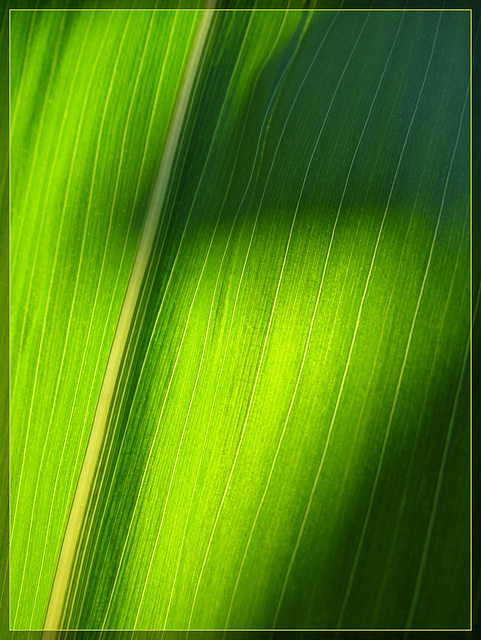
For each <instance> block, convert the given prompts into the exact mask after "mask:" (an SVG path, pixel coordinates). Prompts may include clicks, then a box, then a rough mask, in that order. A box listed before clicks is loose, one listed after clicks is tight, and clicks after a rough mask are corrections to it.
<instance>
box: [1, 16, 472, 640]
mask: <svg viewBox="0 0 481 640" xmlns="http://www.w3.org/2000/svg"><path fill="white" fill-rule="evenodd" d="M15 11H16V12H33V11H41V12H59V11H63V12H65V11H68V12H80V11H81V12H86V11H96V12H105V11H109V12H113V11H115V12H132V11H135V12H139V11H140V12H154V11H155V12H159V11H164V12H165V11H169V12H172V11H198V12H205V11H209V12H210V11H217V12H233V13H234V12H249V11H250V12H252V11H265V12H271V11H277V12H279V11H302V12H305V11H307V12H318V11H319V12H321V11H324V12H329V13H332V12H342V13H348V12H356V13H358V12H365V11H368V12H376V13H378V12H398V13H399V12H402V13H406V12H458V13H464V12H468V13H469V37H470V45H469V46H470V55H469V63H470V167H469V169H470V193H469V196H470V393H469V397H470V401H469V422H470V513H469V517H470V581H469V582H470V585H469V586H470V589H469V591H470V593H469V609H470V626H469V628H448V629H443V628H430V629H424V628H413V629H406V628H404V627H401V628H382V629H381V628H376V629H370V628H356V629H354V628H349V629H344V628H313V629H305V628H286V629H280V628H276V629H271V628H266V629H264V628H249V629H246V628H240V629H222V628H221V629H189V630H187V629H168V630H167V631H173V632H176V631H188V632H189V633H191V632H194V633H195V632H201V631H207V632H210V631H216V632H221V631H223V632H227V633H229V632H232V631H234V632H237V631H276V632H277V631H281V632H283V631H307V632H310V631H341V632H349V631H354V632H356V631H373V632H383V631H409V632H412V631H425V632H430V631H446V632H450V631H460V632H465V631H472V630H473V349H472V341H473V315H472V314H473V10H472V8H466V9H464V8H460V9H452V8H446V9H445V8H442V9H434V8H431V9H421V8H413V9H409V8H406V9H342V8H340V9H327V8H326V9H323V8H316V9H284V8H275V9H268V8H250V9H249V8H245V9H216V8H205V9H199V8H197V9H195V8H185V9H178V8H175V9H174V8H165V9H161V8H159V9H115V8H112V9H67V8H64V9H61V8H60V9H40V8H37V9H35V8H33V9H27V8H11V9H9V10H8V160H9V162H8V310H9V313H8V335H9V337H8V396H9V402H8V434H9V441H8V453H9V457H8V467H9V475H8V495H9V500H8V533H9V538H8V544H9V558H8V560H9V564H8V567H9V579H8V614H9V615H8V621H9V631H11V632H30V631H34V632H40V631H48V632H53V631H79V632H84V631H91V632H100V631H118V632H127V633H129V632H133V631H135V632H139V633H145V632H149V631H150V632H160V631H162V630H161V629H123V628H122V629H105V628H104V629H88V628H86V629H80V628H76V629H62V628H59V629H45V628H39V629H33V628H30V629H12V628H11V620H10V615H11V606H10V595H11V594H10V591H11V589H10V587H11V584H10V578H11V576H10V478H11V473H10V471H11V466H10V422H11V420H10V418H11V416H10V378H11V375H10V374H11V358H10V301H11V297H10V293H11V291H10V276H11V274H10V248H11V247H10V231H11V206H10V205H11V200H10V193H11V191H10V188H11V164H10V150H11V147H10V143H11V129H10V124H11V122H10V120H11V15H12V12H15Z"/></svg>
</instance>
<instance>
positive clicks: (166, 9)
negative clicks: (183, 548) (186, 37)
mask: <svg viewBox="0 0 481 640" xmlns="http://www.w3.org/2000/svg"><path fill="white" fill-rule="evenodd" d="M12 11H116V12H119V11H124V12H125V11H127V12H128V11H144V12H146V11H147V12H152V11H200V12H202V11H218V12H220V11H223V12H224V11H230V12H237V11H244V12H247V11H278V12H279V11H308V12H313V11H328V12H331V13H339V12H342V13H347V12H359V11H369V12H371V13H372V12H379V11H397V12H401V13H406V12H408V11H409V12H410V11H418V12H419V11H421V12H433V11H437V12H440V11H442V12H446V11H457V12H458V13H461V12H464V11H469V12H470V13H471V14H472V11H473V10H472V9H419V8H418V9H374V8H373V9H322V8H316V9H296V8H291V9H284V8H282V7H279V8H277V9H267V8H254V7H252V8H251V9H209V8H204V9H193V8H191V7H186V8H185V9H172V8H165V9H40V8H39V9H21V8H18V9H17V8H12V9H9V13H10V12H12ZM386 631H389V629H386Z"/></svg>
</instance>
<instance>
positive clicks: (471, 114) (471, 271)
mask: <svg viewBox="0 0 481 640" xmlns="http://www.w3.org/2000/svg"><path fill="white" fill-rule="evenodd" d="M469 94H470V95H469V103H470V104H469V107H470V111H469V218H470V229H469V238H470V243H469V289H470V296H469V302H470V304H469V531H470V535H469V631H472V630H473V10H472V9H470V10H469ZM461 375H462V374H461Z"/></svg>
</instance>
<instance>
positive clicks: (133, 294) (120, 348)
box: [44, 3, 214, 631]
mask: <svg viewBox="0 0 481 640" xmlns="http://www.w3.org/2000/svg"><path fill="white" fill-rule="evenodd" d="M211 8H213V3H210V6H209V9H211ZM213 15H214V12H213V11H211V10H208V11H205V12H204V13H203V16H202V18H201V21H200V24H199V27H198V31H197V34H196V36H195V40H194V43H193V46H192V50H191V53H190V56H189V60H188V62H187V66H186V68H185V72H184V77H183V80H182V85H181V88H180V91H179V95H178V98H177V103H176V106H175V110H174V114H173V116H172V121H171V124H170V128H169V132H168V135H167V139H166V143H165V147H164V151H163V154H162V158H161V163H160V167H159V172H158V175H157V180H156V183H155V187H154V192H153V195H152V198H151V201H150V205H149V209H148V212H147V216H146V221H145V225H144V229H143V231H142V236H141V238H140V242H139V246H138V249H137V254H136V257H135V261H134V265H133V268H132V273H131V276H130V280H129V284H128V286H127V292H126V294H125V298H124V302H123V306H122V310H121V313H120V317H119V321H118V324H117V329H116V333H115V336H114V340H113V343H112V348H111V351H110V356H109V360H108V363H107V368H106V370H105V375H104V379H103V383H102V388H101V390H100V395H99V400H98V403H97V408H96V413H95V417H94V421H93V424H92V429H91V432H90V438H89V442H88V445H87V449H86V452H85V457H84V461H83V465H82V469H81V471H80V475H79V479H78V483H77V489H76V492H75V496H74V499H73V503H72V508H71V511H70V517H69V521H68V523H67V527H66V530H65V535H64V539H63V543H62V548H61V551H60V556H59V560H58V563H57V570H56V573H55V578H54V582H53V586H52V591H51V593H50V599H49V603H48V608H47V614H46V618H45V624H44V629H45V630H46V631H48V630H58V629H59V628H60V624H61V622H62V611H63V604H64V600H65V594H66V592H67V588H68V583H69V578H70V573H71V570H72V565H73V562H74V559H75V550H76V548H77V543H78V540H79V536H80V533H81V527H82V520H83V516H84V513H85V509H86V507H87V504H88V499H89V493H90V488H91V486H92V483H93V480H94V476H95V469H96V467H97V463H98V460H99V456H100V452H101V448H102V442H103V440H104V435H105V430H106V427H107V419H108V413H109V408H110V404H111V401H112V397H113V393H114V390H115V385H116V382H117V376H118V373H119V369H120V364H121V360H122V355H123V353H124V348H125V345H126V343H127V338H128V334H129V329H130V326H131V323H132V319H133V315H134V310H135V307H136V302H137V300H138V297H139V294H140V288H141V285H142V281H143V278H144V275H145V272H146V269H147V265H148V262H149V258H150V254H151V252H152V247H153V243H154V238H155V233H156V230H157V227H158V224H159V219H160V214H161V211H162V207H163V204H164V200H165V196H166V193H167V185H168V181H169V177H170V174H171V170H172V165H173V161H174V156H175V151H176V148H177V145H178V142H179V137H180V133H181V130H182V124H183V122H184V118H185V113H186V110H187V106H188V103H189V97H190V95H191V92H192V88H193V85H194V81H195V77H196V72H197V68H198V66H199V63H200V60H201V57H202V51H203V48H204V43H205V40H206V38H207V34H208V31H209V26H210V23H211V20H212V17H213Z"/></svg>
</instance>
